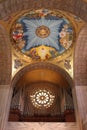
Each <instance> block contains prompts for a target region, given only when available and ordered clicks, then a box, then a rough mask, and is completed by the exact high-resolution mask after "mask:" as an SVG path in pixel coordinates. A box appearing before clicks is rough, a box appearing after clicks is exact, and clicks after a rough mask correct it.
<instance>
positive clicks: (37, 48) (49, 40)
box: [11, 9, 74, 61]
mask: <svg viewBox="0 0 87 130" xmlns="http://www.w3.org/2000/svg"><path fill="white" fill-rule="evenodd" d="M11 40H12V44H13V46H14V48H15V49H16V51H19V52H21V53H20V54H23V56H24V55H25V56H27V57H28V58H32V59H33V60H39V61H46V60H50V59H52V58H53V59H54V58H56V57H58V56H60V55H62V54H63V53H64V52H66V51H67V50H71V49H70V48H72V45H73V41H74V30H73V26H72V24H71V22H70V21H69V19H67V17H66V16H65V14H63V12H61V13H60V12H59V11H51V10H46V9H41V10H35V11H30V12H27V13H24V14H23V15H21V16H20V17H19V16H18V19H17V20H15V21H14V23H13V24H12V28H11ZM66 54H67V53H66Z"/></svg>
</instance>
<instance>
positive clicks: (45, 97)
mask: <svg viewBox="0 0 87 130" xmlns="http://www.w3.org/2000/svg"><path fill="white" fill-rule="evenodd" d="M30 99H31V102H32V104H33V105H34V107H36V108H49V107H50V106H51V105H52V104H53V102H54V99H55V96H54V95H53V94H52V92H50V91H48V90H38V91H36V92H35V93H34V94H31V95H30Z"/></svg>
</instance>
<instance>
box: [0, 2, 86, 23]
mask: <svg viewBox="0 0 87 130" xmlns="http://www.w3.org/2000/svg"><path fill="white" fill-rule="evenodd" d="M38 8H50V9H60V10H64V11H68V12H71V13H73V14H75V15H77V16H79V17H81V18H82V19H84V20H85V21H87V15H86V10H87V2H86V0H77V1H76V0H63V1H62V0H50V1H49V0H0V19H4V20H6V19H7V18H8V17H10V16H11V14H12V13H15V12H18V11H21V10H25V9H38Z"/></svg>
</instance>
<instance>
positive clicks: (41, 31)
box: [36, 25, 50, 38]
mask: <svg viewBox="0 0 87 130" xmlns="http://www.w3.org/2000/svg"><path fill="white" fill-rule="evenodd" d="M49 34H50V29H49V28H48V27H46V26H44V25H42V26H39V27H38V28H37V29H36V35H37V36H38V37H40V38H46V37H48V36H49Z"/></svg>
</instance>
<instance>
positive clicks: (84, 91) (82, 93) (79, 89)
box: [76, 86, 87, 130]
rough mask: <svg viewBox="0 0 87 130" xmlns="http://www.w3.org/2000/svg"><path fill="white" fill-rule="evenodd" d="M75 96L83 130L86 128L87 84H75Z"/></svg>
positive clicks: (86, 129)
mask: <svg viewBox="0 0 87 130" xmlns="http://www.w3.org/2000/svg"><path fill="white" fill-rule="evenodd" d="M76 96H77V103H78V108H79V114H80V117H81V121H82V125H83V130H87V86H76Z"/></svg>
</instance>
